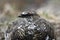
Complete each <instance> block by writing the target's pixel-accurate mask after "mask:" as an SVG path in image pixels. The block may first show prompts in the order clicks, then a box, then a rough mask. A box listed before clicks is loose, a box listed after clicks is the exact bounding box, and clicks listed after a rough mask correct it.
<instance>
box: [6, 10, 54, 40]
mask: <svg viewBox="0 0 60 40" xmlns="http://www.w3.org/2000/svg"><path fill="white" fill-rule="evenodd" d="M9 29H10V30H9ZM9 29H8V30H7V31H6V33H11V36H10V37H11V40H53V39H54V29H53V26H52V25H51V24H50V23H49V22H48V21H46V20H45V19H43V18H41V17H40V16H39V15H37V14H36V13H35V12H31V11H30V12H23V13H22V14H21V15H20V16H19V18H18V19H17V20H16V21H14V22H12V28H9Z"/></svg>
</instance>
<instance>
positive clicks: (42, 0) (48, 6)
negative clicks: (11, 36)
mask: <svg viewBox="0 0 60 40" xmlns="http://www.w3.org/2000/svg"><path fill="white" fill-rule="evenodd" d="M28 9H34V10H36V12H37V14H39V15H40V16H41V17H42V18H44V19H46V20H47V21H49V22H51V23H52V24H53V25H54V30H55V35H56V39H57V40H60V0H0V35H1V34H2V33H3V32H5V31H6V29H7V27H8V25H9V23H11V22H12V21H14V20H15V19H16V18H17V16H18V15H20V13H21V12H22V11H25V10H28ZM1 32H2V33H1ZM0 37H1V36H0Z"/></svg>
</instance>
